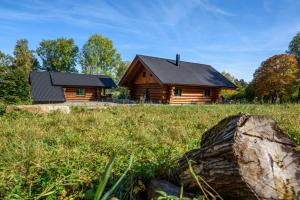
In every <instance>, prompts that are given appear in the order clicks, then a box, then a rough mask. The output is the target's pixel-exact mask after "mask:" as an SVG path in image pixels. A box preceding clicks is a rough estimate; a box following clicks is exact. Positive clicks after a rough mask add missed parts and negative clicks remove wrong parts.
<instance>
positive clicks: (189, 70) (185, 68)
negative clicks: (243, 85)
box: [120, 55, 236, 88]
mask: <svg viewBox="0 0 300 200" xmlns="http://www.w3.org/2000/svg"><path fill="white" fill-rule="evenodd" d="M134 60H140V61H141V62H142V63H143V64H144V65H145V66H146V67H148V68H149V70H150V71H151V72H152V73H153V74H154V75H155V76H156V77H157V78H158V79H159V80H160V81H161V82H162V83H163V84H177V85H203V86H213V87H226V88H236V86H235V85H234V84H233V83H232V82H230V81H229V80H228V79H227V78H225V77H224V76H223V75H222V74H221V73H219V72H218V71H217V70H215V69H214V68H213V67H211V66H210V65H205V64H199V63H192V62H186V61H180V62H179V66H177V65H176V61H175V60H172V59H166V58H158V57H152V56H145V55H137V56H136V57H135V59H134ZM133 63H134V62H133ZM127 75H128V74H127V73H126V74H125V75H124V76H123V78H122V80H121V81H120V85H122V84H123V83H124V82H125V80H124V79H126V76H127Z"/></svg>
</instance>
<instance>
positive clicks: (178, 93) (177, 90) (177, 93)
mask: <svg viewBox="0 0 300 200" xmlns="http://www.w3.org/2000/svg"><path fill="white" fill-rule="evenodd" d="M174 96H175V97H181V96H182V89H181V88H175V89H174Z"/></svg>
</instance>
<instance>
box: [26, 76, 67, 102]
mask: <svg viewBox="0 0 300 200" xmlns="http://www.w3.org/2000/svg"><path fill="white" fill-rule="evenodd" d="M29 81H30V84H31V87H32V99H33V101H34V102H48V103H51V102H64V101H65V96H64V91H63V88H62V87H61V86H53V85H52V83H51V78H50V75H49V72H31V73H30V75H29Z"/></svg>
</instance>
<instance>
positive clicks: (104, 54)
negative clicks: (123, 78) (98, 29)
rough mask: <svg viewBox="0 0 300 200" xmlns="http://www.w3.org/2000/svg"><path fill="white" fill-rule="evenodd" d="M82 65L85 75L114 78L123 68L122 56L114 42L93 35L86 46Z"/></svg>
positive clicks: (83, 49) (81, 61)
mask: <svg viewBox="0 0 300 200" xmlns="http://www.w3.org/2000/svg"><path fill="white" fill-rule="evenodd" d="M80 64H81V66H82V72H83V73H86V74H106V75H110V76H113V77H114V78H116V77H117V76H118V75H117V74H118V73H119V71H120V70H121V69H122V68H123V66H122V59H121V55H120V54H119V53H117V50H116V49H115V48H114V46H113V42H112V41H111V40H110V39H108V38H105V37H103V36H101V35H99V34H95V35H92V36H91V37H90V38H89V39H88V41H87V42H86V43H85V44H84V46H83V48H82V52H81V58H80ZM121 71H122V70H121Z"/></svg>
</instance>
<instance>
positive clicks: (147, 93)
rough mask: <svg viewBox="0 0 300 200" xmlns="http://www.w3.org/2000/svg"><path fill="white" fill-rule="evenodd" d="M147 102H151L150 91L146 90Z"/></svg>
mask: <svg viewBox="0 0 300 200" xmlns="http://www.w3.org/2000/svg"><path fill="white" fill-rule="evenodd" d="M145 101H150V89H149V88H146V94H145Z"/></svg>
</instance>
